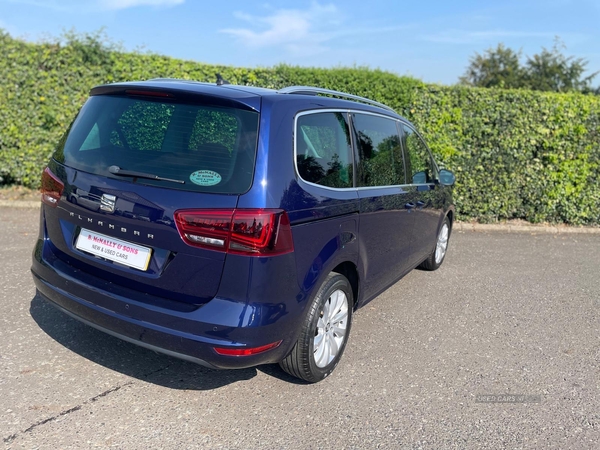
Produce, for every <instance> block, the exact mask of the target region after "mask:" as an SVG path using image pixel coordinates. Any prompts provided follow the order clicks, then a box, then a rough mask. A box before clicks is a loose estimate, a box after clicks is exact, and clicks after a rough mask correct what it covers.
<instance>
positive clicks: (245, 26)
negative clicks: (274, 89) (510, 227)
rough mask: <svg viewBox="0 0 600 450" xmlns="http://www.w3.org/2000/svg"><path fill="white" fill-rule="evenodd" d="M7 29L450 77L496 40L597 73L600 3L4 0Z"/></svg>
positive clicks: (0, 17)
mask: <svg viewBox="0 0 600 450" xmlns="http://www.w3.org/2000/svg"><path fill="white" fill-rule="evenodd" d="M0 28H2V29H4V30H5V31H7V32H9V33H10V34H11V35H12V36H14V37H19V38H22V39H25V40H28V41H39V40H43V39H47V38H49V37H57V36H60V35H61V33H63V32H64V31H66V30H71V29H74V30H75V31H77V32H79V33H88V32H96V31H98V30H100V29H101V28H103V29H104V32H105V34H106V36H108V37H109V38H110V40H111V41H114V42H117V43H120V44H121V45H122V46H123V47H124V49H126V50H141V51H145V52H146V51H147V52H152V53H157V54H162V55H167V56H172V57H175V58H182V59H187V60H194V61H198V62H203V63H209V64H225V65H232V66H243V67H269V66H273V65H276V64H279V63H286V64H291V65H299V66H306V67H338V66H345V67H352V66H368V67H370V68H372V69H381V70H385V71H389V72H393V73H396V74H399V75H411V76H414V77H417V78H420V79H422V80H424V81H426V82H433V83H442V84H454V83H456V82H457V81H458V78H459V76H461V75H462V74H464V72H465V69H466V67H467V65H468V64H469V59H470V58H471V57H472V56H473V55H474V54H475V52H479V53H482V52H484V51H485V50H486V49H488V48H491V47H496V46H497V45H498V44H499V43H503V44H505V45H506V46H508V47H510V48H512V49H514V50H522V52H523V55H524V56H523V58H525V55H533V54H535V53H538V52H540V51H541V49H542V47H546V48H548V49H550V48H552V46H553V44H554V40H555V37H556V36H558V37H560V39H561V40H562V42H563V43H564V45H565V46H566V49H564V50H563V52H564V53H565V54H567V55H573V56H575V57H581V58H584V59H586V60H587V61H588V66H587V68H588V72H587V74H590V73H592V72H595V71H600V0H574V1H568V0H520V1H516V0H495V1H488V0H477V1H476V0H454V1H449V0H420V1H419V0H417V1H410V2H408V1H399V0H397V1H391V0H390V1H383V0H382V1H379V0H344V1H341V0H321V1H316V0H315V1H311V0H308V1H304V0H296V1H294V2H289V1H288V2H284V1H279V0H273V1H268V2H265V1H255V0H243V1H241V0H204V1H199V0H87V1H86V0H0ZM593 84H594V85H595V86H596V85H600V75H599V76H598V77H597V78H596V79H595V81H594V83H593Z"/></svg>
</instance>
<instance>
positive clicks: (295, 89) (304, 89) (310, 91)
mask: <svg viewBox="0 0 600 450" xmlns="http://www.w3.org/2000/svg"><path fill="white" fill-rule="evenodd" d="M277 92H278V93H279V94H304V95H318V94H327V95H331V96H334V97H340V98H345V99H349V100H356V101H358V102H362V103H366V104H367V105H372V106H377V107H379V108H383V109H387V110H388V111H391V112H393V113H396V111H394V109H392V108H390V107H389V106H387V105H384V104H383V103H379V102H376V101H375V100H369V99H368V98H365V97H360V96H358V95H352V94H346V93H345V92H340V91H332V90H331V89H323V88H318V87H313V86H289V87H286V88H283V89H279V90H278V91H277ZM396 114H398V113H396Z"/></svg>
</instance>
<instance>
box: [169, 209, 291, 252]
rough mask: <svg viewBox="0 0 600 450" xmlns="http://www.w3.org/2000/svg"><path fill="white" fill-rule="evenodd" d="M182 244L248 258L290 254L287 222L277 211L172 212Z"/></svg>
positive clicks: (283, 214)
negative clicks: (249, 256)
mask: <svg viewBox="0 0 600 450" xmlns="http://www.w3.org/2000/svg"><path fill="white" fill-rule="evenodd" d="M175 223H176V224H177V230H178V231H179V234H180V235H181V238H182V239H183V241H184V242H185V243H186V244H188V245H191V246H194V247H202V248H209V249H211V250H219V251H224V252H227V253H235V254H238V255H251V256H274V255H282V254H284V253H290V252H293V251H294V242H293V240H292V228H291V226H290V219H289V218H288V215H287V213H286V212H285V211H283V210H281V209H228V210H223V209H215V210H198V209H194V210H182V211H176V212H175Z"/></svg>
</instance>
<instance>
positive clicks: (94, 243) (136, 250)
mask: <svg viewBox="0 0 600 450" xmlns="http://www.w3.org/2000/svg"><path fill="white" fill-rule="evenodd" d="M75 248H77V249H78V250H83V251H84V252H88V253H91V254H92V255H96V256H101V257H102V258H105V259H108V260H110V261H114V262H117V263H120V264H123V265H125V266H129V267H134V268H136V269H140V270H146V269H147V268H148V263H149V262H150V256H151V255H152V249H150V248H148V247H143V246H141V245H137V244H132V243H131V242H127V241H122V240H120V239H115V238H114V237H110V236H105V235H104V234H100V233H95V232H93V231H90V230H86V229H84V228H82V229H81V232H80V233H79V237H78V238H77V243H76V244H75Z"/></svg>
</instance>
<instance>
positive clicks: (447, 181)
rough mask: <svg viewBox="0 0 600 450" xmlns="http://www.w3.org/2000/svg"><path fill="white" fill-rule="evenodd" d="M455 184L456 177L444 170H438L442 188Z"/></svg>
mask: <svg viewBox="0 0 600 450" xmlns="http://www.w3.org/2000/svg"><path fill="white" fill-rule="evenodd" d="M455 182H456V177H455V176H454V174H453V173H452V172H450V171H449V170H446V169H442V170H440V184H441V185H442V186H453V185H454V183H455Z"/></svg>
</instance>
